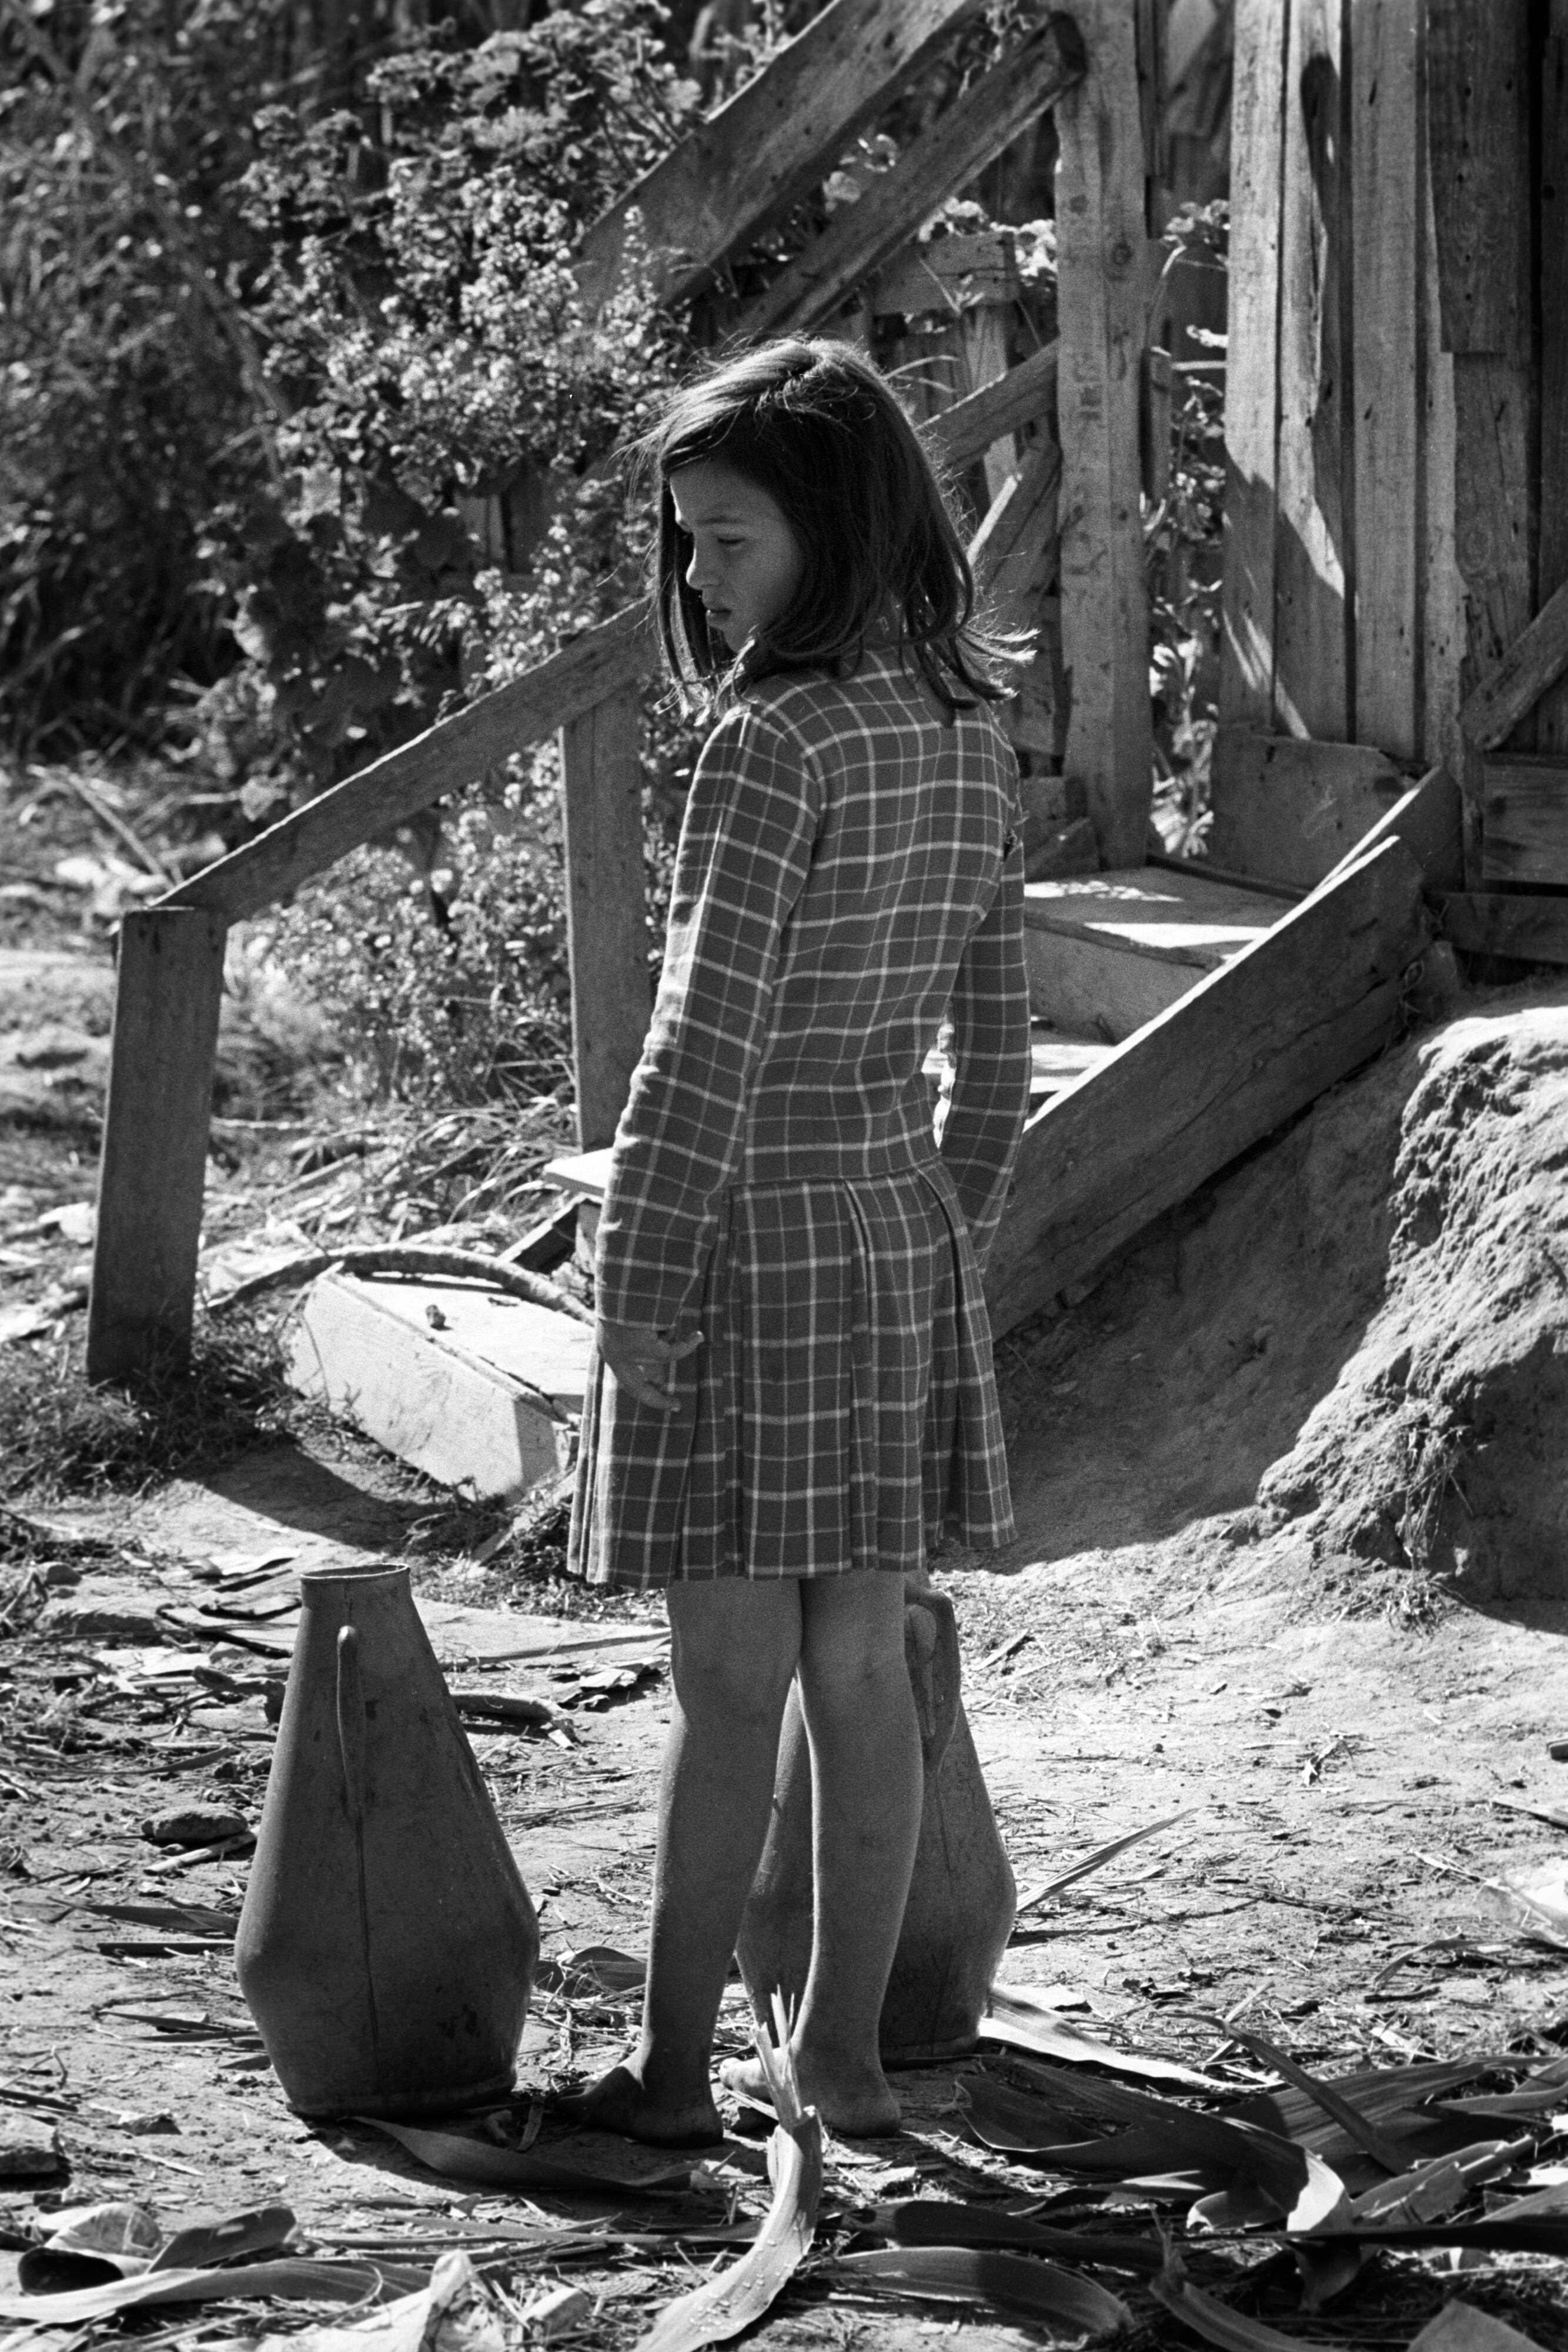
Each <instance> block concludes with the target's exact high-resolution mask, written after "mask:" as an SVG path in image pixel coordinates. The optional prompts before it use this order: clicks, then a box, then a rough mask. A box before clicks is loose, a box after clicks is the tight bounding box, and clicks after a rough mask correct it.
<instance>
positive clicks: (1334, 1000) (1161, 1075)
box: [986, 843, 1422, 1333]
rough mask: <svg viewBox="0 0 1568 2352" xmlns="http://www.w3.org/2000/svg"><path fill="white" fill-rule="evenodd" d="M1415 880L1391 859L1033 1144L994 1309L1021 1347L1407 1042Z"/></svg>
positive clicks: (1148, 1032) (1205, 985)
mask: <svg viewBox="0 0 1568 2352" xmlns="http://www.w3.org/2000/svg"><path fill="white" fill-rule="evenodd" d="M1420 896H1421V877H1420V875H1419V873H1418V872H1417V870H1416V866H1415V864H1414V862H1413V860H1412V859H1410V858H1409V857H1408V856H1406V853H1405V851H1404V850H1403V849H1402V848H1401V847H1400V846H1399V845H1398V844H1397V843H1387V844H1385V845H1383V846H1382V847H1381V848H1379V849H1377V850H1375V852H1374V853H1373V854H1372V855H1371V856H1369V857H1367V858H1365V859H1364V860H1362V861H1360V862H1359V863H1358V864H1356V865H1355V866H1352V867H1351V868H1350V869H1349V871H1348V872H1347V873H1345V874H1343V876H1341V877H1337V878H1336V879H1335V880H1333V881H1332V882H1329V883H1325V884H1324V885H1323V886H1322V887H1321V888H1319V889H1317V890H1315V891H1313V893H1312V896H1311V898H1306V899H1303V900H1302V902H1301V905H1300V906H1298V907H1295V908H1291V912H1290V913H1289V914H1287V915H1286V916H1284V917H1283V919H1281V921H1280V922H1279V923H1277V924H1276V925H1275V926H1274V928H1273V929H1271V930H1270V931H1269V932H1267V933H1266V934H1265V936H1264V937H1263V938H1262V939H1260V940H1259V941H1258V942H1257V943H1256V945H1254V946H1252V947H1249V948H1247V949H1244V950H1243V951H1242V952H1241V953H1240V954H1239V955H1238V956H1237V957H1236V958H1235V960H1234V961H1232V962H1230V963H1228V964H1226V965H1225V966H1224V967H1223V968H1222V969H1221V970H1220V971H1216V972H1212V973H1211V974H1210V975H1209V976H1208V978H1207V979H1206V980H1203V981H1200V982H1198V983H1197V986H1196V987H1195V988H1193V989H1192V990H1191V991H1190V992H1188V993H1187V994H1186V996H1184V997H1183V998H1182V999H1181V1001H1180V1002H1179V1003H1176V1004H1175V1005H1173V1006H1172V1007H1171V1008H1170V1010H1169V1011H1168V1012H1166V1013H1162V1014H1161V1015H1160V1016H1159V1017H1158V1018H1157V1019H1156V1020H1154V1021H1152V1022H1150V1023H1149V1024H1148V1025H1147V1026H1146V1027H1145V1028H1143V1029H1140V1030H1139V1031H1138V1032H1137V1034H1135V1035H1134V1036H1132V1037H1129V1038H1128V1039H1127V1040H1126V1042H1125V1044H1124V1045H1121V1046H1119V1047H1118V1048H1117V1050H1116V1051H1115V1052H1114V1053H1113V1055H1111V1056H1110V1058H1109V1059H1108V1060H1107V1061H1106V1062H1105V1063H1103V1065H1102V1066H1101V1067H1100V1068H1099V1069H1098V1070H1096V1071H1094V1072H1093V1073H1092V1074H1091V1075H1090V1076H1087V1077H1084V1078H1082V1079H1081V1080H1080V1081H1079V1082H1078V1084H1077V1085H1076V1086H1073V1087H1069V1088H1068V1089H1067V1091H1066V1092H1065V1093H1064V1094H1061V1095H1058V1096H1057V1097H1055V1099H1054V1100H1053V1101H1052V1102H1051V1103H1050V1104H1049V1105H1048V1106H1047V1108H1045V1109H1044V1110H1042V1111H1041V1112H1040V1113H1039V1114H1038V1116H1036V1117H1035V1118H1031V1119H1030V1122H1029V1125H1028V1126H1027V1127H1026V1129H1024V1138H1023V1144H1022V1148H1021V1150H1020V1152H1019V1166H1018V1171H1017V1176H1016V1180H1015V1192H1014V1198H1013V1202H1012V1205H1011V1206H1010V1207H1009V1211H1008V1213H1007V1215H1006V1217H1005V1218H1004V1220H1003V1223H1002V1228H1001V1232H1000V1234H998V1239H997V1244H996V1249H995V1252H994V1254H993V1256H992V1260H991V1265H990V1270H989V1272H988V1276H987V1282H986V1296H987V1300H988V1305H989V1307H990V1314H991V1324H992V1328H993V1329H994V1330H996V1331H997V1332H998V1333H1000V1332H1004V1331H1009V1330H1010V1329H1012V1328H1013V1326H1014V1325H1015V1324H1018V1323H1020V1322H1022V1321H1023V1319H1024V1318H1025V1317H1026V1316H1028V1315H1030V1314H1032V1313H1034V1312H1035V1311H1036V1310H1037V1309H1038V1308H1039V1307H1043V1306H1045V1305H1046V1304H1047V1303H1048V1301H1050V1300H1051V1298H1053V1297H1055V1296H1056V1295H1057V1293H1058V1292H1059V1291H1061V1289H1063V1288H1064V1287H1065V1286H1067V1285H1068V1284H1069V1283H1072V1282H1078V1281H1082V1279H1083V1277H1084V1276H1086V1275H1089V1274H1092V1273H1093V1272H1094V1271H1095V1269H1096V1268H1097V1267H1099V1266H1101V1265H1103V1264H1104V1262H1105V1260H1106V1259H1107V1258H1108V1257H1109V1256H1110V1255H1112V1253H1113V1251H1114V1250H1116V1249H1118V1248H1119V1247H1120V1246H1121V1244H1123V1243H1124V1242H1125V1241H1129V1240H1131V1239H1132V1237H1133V1235H1134V1234H1136V1233H1138V1232H1140V1231H1141V1230H1142V1228H1143V1227H1144V1226H1145V1225H1146V1224H1147V1223H1149V1222H1150V1220H1151V1219H1152V1218H1155V1217H1157V1216H1158V1215H1160V1214H1161V1213H1162V1212H1163V1211H1165V1210H1166V1209H1169V1208H1172V1207H1174V1206H1175V1205H1176V1202H1178V1201H1182V1200H1185V1199H1186V1196H1187V1195H1188V1194H1189V1193H1190V1192H1193V1191H1195V1190H1196V1189H1197V1186H1198V1185H1199V1184H1201V1183H1203V1182H1205V1181H1207V1179H1208V1178H1209V1177H1211V1176H1214V1175H1216V1174H1218V1171H1219V1170H1220V1169H1222V1168H1224V1167H1226V1166H1228V1163H1229V1162H1230V1161H1231V1160H1234V1159H1235V1158H1236V1157H1237V1155H1238V1154H1239V1153H1240V1152H1242V1151H1245V1150H1247V1149H1248V1148H1249V1145H1251V1144H1254V1143H1256V1142H1258V1141H1259V1140H1260V1139H1261V1138H1262V1137H1263V1136H1265V1135H1267V1134H1269V1133H1270V1131H1271V1129H1274V1128H1276V1127H1278V1126H1279V1125H1281V1122H1282V1121H1283V1120H1285V1119H1287V1118H1291V1117H1292V1116H1293V1114H1294V1113H1295V1112H1297V1111H1299V1110H1301V1109H1303V1108H1305V1107H1306V1105H1307V1104H1308V1103H1310V1102H1311V1101H1312V1099H1313V1098H1314V1097H1315V1096H1317V1095H1319V1094H1321V1093H1322V1091H1323V1089H1324V1088H1325V1087H1331V1086H1333V1085H1334V1084H1335V1083H1336V1082H1337V1081H1338V1080H1339V1079H1341V1078H1343V1077H1346V1076H1349V1074H1350V1072H1351V1071H1352V1070H1354V1069H1356V1068H1358V1067H1359V1066H1360V1065H1361V1064H1362V1063H1364V1062H1365V1061H1368V1060H1370V1059H1371V1057H1372V1056H1373V1055H1375V1054H1376V1053H1378V1052H1380V1051H1381V1050H1382V1048H1383V1047H1384V1046H1385V1045H1387V1044H1388V1043H1389V1042H1390V1041H1391V1039H1392V1038H1393V1037H1394V1036H1395V1034H1396V1032H1397V1028H1398V1023H1399V988H1400V975H1401V973H1402V972H1403V971H1404V970H1405V968H1406V965H1407V964H1408V963H1409V962H1410V961H1411V959H1412V958H1413V956H1414V955H1415V954H1416V952H1417V951H1418V949H1419V944H1420V940H1421V937H1422V925H1421V916H1420Z"/></svg>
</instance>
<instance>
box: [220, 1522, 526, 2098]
mask: <svg viewBox="0 0 1568 2352" xmlns="http://www.w3.org/2000/svg"><path fill="white" fill-rule="evenodd" d="M300 1597H301V1602H302V1607H301V1612H300V1626H299V1633H298V1639H297V1641H296V1643H295V1648H294V1657H293V1663H292V1664H291V1665H290V1667H289V1673H288V1686H287V1691H286V1692H285V1695H284V1701H283V1717H282V1721H281V1722H280V1724H279V1726H278V1732H277V1755H276V1757H275V1759H274V1762H273V1767H272V1773H271V1777H270V1779H269V1780H268V1782H267V1801H266V1805H265V1807H264V1809H263V1811H262V1817H261V1827H260V1829H259V1830H258V1832H257V1833H256V1859H255V1861H254V1862H253V1863H252V1864H251V1874H250V1885H249V1887H248V1889H247V1891H246V1898H245V1908H244V1910H243V1912H242V1913H241V1915H240V1923H239V1930H238V1934H237V1936H236V1937H235V1965H236V1968H237V1970H238V1974H239V1981H240V1990H242V1992H243V1993H244V1994H245V1997H246V2001H247V2002H248V2003H249V2005H250V2010H251V2013H252V2015H253V2016H254V2017H255V2019H256V2024H257V2026H258V2027H259V2028H260V2030H261V2037H262V2040H263V2041H264V2042H265V2043H266V2045H267V2055H268V2056H269V2057H270V2059H271V2060H272V2063H273V2064H274V2066H275V2067H276V2068H277V2074H278V2079H279V2081H280V2082H281V2083H282V2085H283V2090H284V2095H285V2096H286V2097H287V2101H288V2104H289V2105H290V2106H291V2107H293V2108H294V2109H295V2110H296V2112H297V2113H298V2114H300V2115H305V2116H320V2115H338V2114H358V2115H373V2116H420V2115H434V2114H439V2113H443V2112H452V2111H455V2110H456V2109H459V2108H463V2107H468V2106H475V2105H481V2104H483V2103H484V2102H486V2101H493V2100H500V2099H504V2098H505V2097H506V2096H507V2094H508V2093H509V2092H510V2090H511V2088H512V2078H513V2068H514V2063H515V2060H516V2055H517V2043H518V2042H519V2040H520V2038H521V2035H522V2030H523V2021H524V2018H525V2016H526V2015H527V2011H528V1995H529V1993H530V1991H531V1990H532V1987H533V1975H534V1967H535V1963H536V1961H537V1960H538V1948H539V1937H538V1922H537V1921H536V1919H535V1916H534V1907H533V1905H532V1903H531V1902H530V1901H529V1899H528V1890H527V1888H526V1887H525V1886H524V1885H523V1882H522V1880H521V1878H520V1877H519V1876H518V1874H517V1864H516V1863H515V1862H514V1861H513V1859H512V1853H511V1849H510V1847H509V1846H508V1845H507V1840H506V1836H505V1833H504V1832H503V1831H502V1828H501V1824H500V1822H499V1821H498V1820H497V1815H496V1809H495V1807H494V1806H493V1805H492V1803H491V1801H490V1797H489V1792H488V1790H486V1786H485V1783H484V1780H483V1779H482V1778H481V1777H480V1773H479V1768H478V1766H477V1765H476V1762H475V1760H474V1756H473V1751H472V1750H471V1748H469V1745H468V1742H467V1739H466V1738H465V1736H464V1732H463V1727H462V1725H461V1724H460V1723H459V1721H458V1717H457V1710H456V1708H455V1706H454V1705H453V1703H452V1696H451V1694H450V1692H449V1691H448V1690H447V1687H446V1684H445V1681H444V1677H443V1675H442V1672H441V1669H440V1667H439V1665H438V1664H436V1661H435V1656H434V1652H433V1651H432V1649H431V1646H430V1643H429V1640H428V1639H427V1637H426V1634H425V1631H424V1627H423V1624H422V1623H421V1622H420V1619H419V1615H418V1612H416V1610H415V1609H414V1606H413V1596H412V1594H411V1593H410V1591H409V1582H408V1570H406V1569H404V1568H375V1569H366V1570H355V1571H351V1572H349V1573H346V1574H345V1573H340V1572H338V1571H335V1570H307V1572H306V1573H305V1575H304V1576H302V1577H301V1579H300Z"/></svg>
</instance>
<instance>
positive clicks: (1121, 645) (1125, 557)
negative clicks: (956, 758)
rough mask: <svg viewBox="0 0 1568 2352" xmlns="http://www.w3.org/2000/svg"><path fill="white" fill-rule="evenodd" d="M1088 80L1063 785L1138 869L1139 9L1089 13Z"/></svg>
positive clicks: (1066, 281) (1061, 280) (1067, 422)
mask: <svg viewBox="0 0 1568 2352" xmlns="http://www.w3.org/2000/svg"><path fill="white" fill-rule="evenodd" d="M1077 21H1078V24H1079V28H1080V30H1081V31H1082V34H1083V37H1084V42H1085V46H1086V47H1087V49H1088V52H1089V70H1088V73H1087V75H1086V76H1085V79H1083V81H1082V82H1081V83H1080V84H1079V85H1078V87H1077V88H1076V89H1074V90H1072V91H1071V93H1070V94H1069V95H1068V96H1067V97H1066V98H1064V99H1063V100H1061V104H1060V105H1059V106H1058V108H1057V110H1056V120H1057V130H1058V135H1059V139H1060V142H1061V161H1060V163H1059V164H1058V166H1057V205H1056V218H1057V270H1058V275H1057V305H1058V316H1059V320H1060V322H1061V372H1060V378H1059V383H1058V425H1059V430H1060V434H1061V453H1062V484H1061V510H1062V513H1063V514H1064V516H1065V517H1066V518H1067V521H1066V524H1065V526H1064V528H1063V530H1062V535H1061V583H1062V599H1061V614H1062V655H1063V661H1064V664H1065V667H1066V670H1067V675H1068V679H1069V687H1070V692H1071V708H1070V711H1069V717H1068V723H1067V754H1066V758H1067V768H1068V772H1069V773H1070V774H1071V775H1072V776H1075V777H1077V778H1079V779H1080V780H1081V781H1082V784H1083V788H1084V793H1085V796H1086V799H1087V802H1088V810H1089V815H1090V817H1091V819H1092V822H1093V825H1094V830H1095V834H1096V835H1097V837H1098V839H1099V843H1100V854H1101V856H1102V858H1103V860H1104V862H1105V863H1106V864H1107V865H1110V866H1128V865H1133V864H1135V863H1136V862H1137V861H1138V860H1139V859H1140V858H1141V857H1142V856H1143V854H1144V848H1145V835H1146V833H1147V829H1148V819H1149V809H1150V806H1151V803H1152V800H1153V791H1154V783H1153V778H1154V737H1153V730H1152V725H1151V719H1150V709H1149V675H1148V674H1149V620H1148V596H1147V591H1146V589H1145V580H1144V544H1143V521H1142V514H1141V507H1140V490H1141V471H1142V469H1141V465H1140V455H1139V433H1138V415H1139V405H1140V391H1141V382H1142V369H1143V352H1144V334H1145V305H1146V302H1147V297H1148V290H1149V289H1148V270H1149V250H1148V239H1147V235H1146V228H1145V177H1144V145H1143V120H1142V115H1141V113H1140V110H1139V97H1138V73H1137V59H1136V57H1135V55H1134V33H1133V21H1132V16H1131V13H1130V11H1128V10H1127V9H1126V8H1124V6H1122V5H1118V0H1087V4H1086V5H1083V6H1082V7H1081V8H1080V9H1079V10H1078V11H1077Z"/></svg>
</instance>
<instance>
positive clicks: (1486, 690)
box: [1459, 581, 1568, 751]
mask: <svg viewBox="0 0 1568 2352" xmlns="http://www.w3.org/2000/svg"><path fill="white" fill-rule="evenodd" d="M1565 669H1568V581H1564V583H1563V586H1562V587H1561V588H1559V589H1558V591H1557V593H1556V594H1555V595H1554V596H1551V597H1549V598H1548V599H1547V601H1546V603H1545V604H1542V608H1541V610H1540V612H1539V613H1537V614H1536V616H1535V618H1534V620H1533V621H1531V624H1530V626H1529V627H1528V628H1527V629H1524V630H1522V631H1521V634H1520V635H1518V636H1517V637H1515V639H1514V641H1513V643H1512V645H1511V646H1510V647H1509V649H1508V651H1507V653H1505V654H1504V656H1503V657H1502V659H1501V661H1500V662H1499V664H1498V666H1497V667H1496V668H1495V669H1494V670H1493V671H1492V672H1491V674H1490V677H1483V678H1482V680H1481V682H1480V684H1479V686H1478V687H1477V688H1476V689H1475V691H1474V693H1473V694H1471V695H1469V697H1468V698H1467V699H1466V701H1465V703H1464V705H1463V707H1462V709H1460V712H1459V725H1460V726H1461V727H1462V728H1463V729H1464V730H1465V733H1466V734H1467V735H1468V736H1469V740H1470V741H1471V742H1472V743H1473V744H1474V745H1475V747H1476V749H1477V751H1496V750H1497V748H1498V746H1499V744H1500V743H1502V742H1505V741H1506V740H1507V739H1508V737H1509V736H1510V735H1511V734H1512V732H1513V730H1514V729H1515V728H1516V727H1517V726H1518V724H1519V722H1520V720H1521V719H1525V718H1528V716H1529V715H1530V713H1531V711H1532V710H1533V709H1534V708H1535V706H1536V704H1537V703H1538V702H1539V701H1540V699H1541V698H1542V695H1543V694H1544V693H1545V691H1546V689H1547V688H1548V687H1549V686H1552V685H1554V684H1555V683H1556V681H1557V679H1558V678H1560V677H1562V675H1563V671H1564V670H1565Z"/></svg>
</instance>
